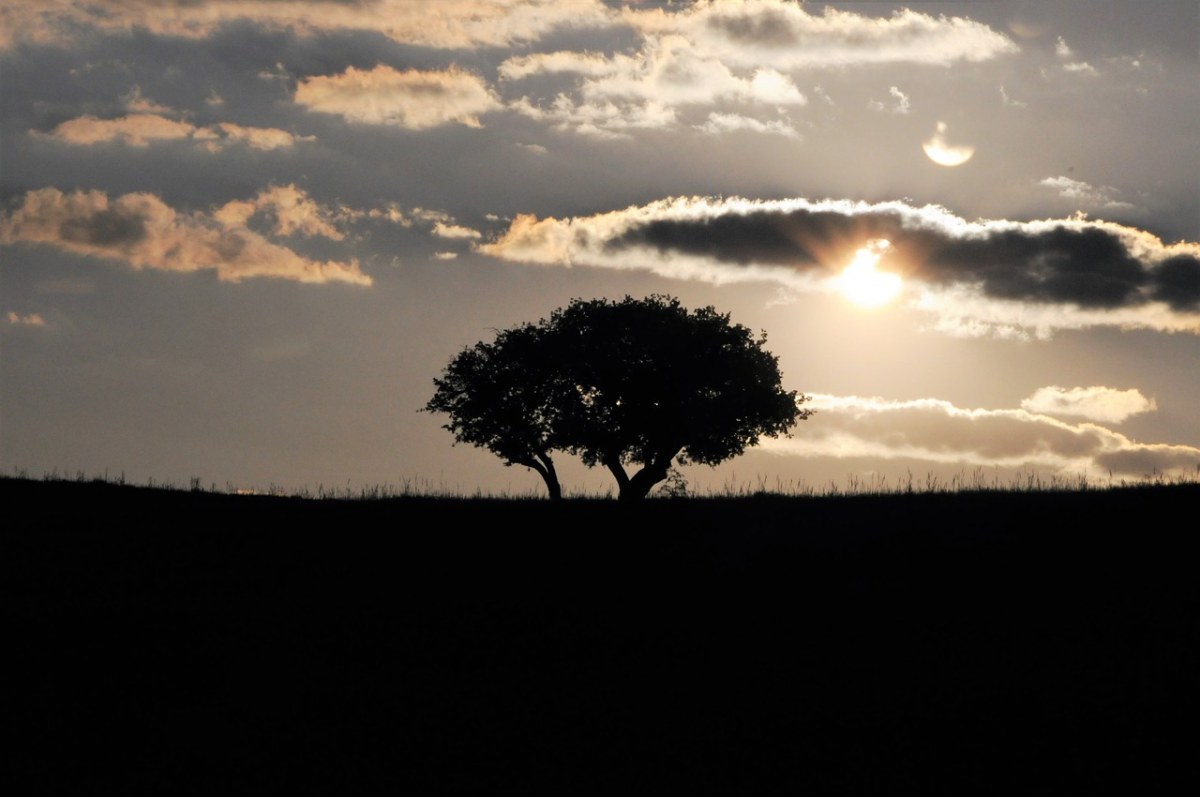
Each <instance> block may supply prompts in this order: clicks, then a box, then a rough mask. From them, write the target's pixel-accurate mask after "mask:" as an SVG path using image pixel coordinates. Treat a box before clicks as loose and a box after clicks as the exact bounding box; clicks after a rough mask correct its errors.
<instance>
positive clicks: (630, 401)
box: [425, 295, 811, 500]
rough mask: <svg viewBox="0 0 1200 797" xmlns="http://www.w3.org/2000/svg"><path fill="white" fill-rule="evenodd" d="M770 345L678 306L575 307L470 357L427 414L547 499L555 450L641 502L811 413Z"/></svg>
mask: <svg viewBox="0 0 1200 797" xmlns="http://www.w3.org/2000/svg"><path fill="white" fill-rule="evenodd" d="M766 340H767V338H766V334H765V333H763V334H761V335H759V336H758V337H755V335H754V334H753V333H752V332H751V331H750V330H749V329H747V328H746V327H744V326H741V325H740V324H732V323H730V320H729V315H728V314H721V313H718V312H717V311H716V310H715V309H713V308H712V307H705V308H703V309H700V310H695V311H688V310H687V308H685V307H683V306H682V305H681V304H680V303H679V300H678V299H674V298H672V297H667V296H657V295H656V296H650V297H647V298H645V299H633V298H631V297H628V296H627V297H625V299H623V300H622V301H608V300H604V299H594V300H590V301H584V300H582V299H575V300H573V301H572V302H571V303H570V304H569V305H568V306H567V307H565V308H562V309H559V310H556V311H555V312H554V313H552V314H551V316H550V318H549V319H543V320H542V321H539V322H538V323H537V324H536V325H531V324H526V325H524V326H521V327H516V328H514V329H512V330H507V331H505V332H501V333H499V334H498V335H497V336H496V340H495V342H493V343H491V344H486V343H479V344H476V346H475V347H474V348H469V349H466V350H464V351H463V352H462V353H460V354H459V355H458V356H457V357H455V358H454V359H453V360H451V362H450V364H449V365H448V366H447V367H446V371H445V373H444V374H443V377H442V378H441V379H435V380H434V384H435V385H436V386H437V392H436V393H435V394H434V397H433V398H432V399H431V400H430V401H429V403H428V404H427V405H426V406H425V409H426V410H429V411H434V412H446V413H448V414H449V415H450V423H448V424H446V426H445V428H447V429H449V430H450V431H451V432H453V433H454V434H455V437H456V439H457V440H459V441H460V442H469V443H472V444H474V445H478V446H482V447H485V448H488V449H489V450H490V451H492V452H493V453H495V454H497V455H498V456H500V457H501V458H502V459H503V460H504V461H505V464H514V463H515V464H521V465H528V466H529V467H531V468H533V469H534V470H536V471H537V472H538V473H539V474H541V475H542V478H543V479H545V480H546V484H547V487H548V488H549V490H550V495H551V497H552V498H558V497H559V496H560V494H561V491H560V490H559V486H558V482H557V478H556V477H555V473H554V467H553V462H552V461H551V459H550V452H551V451H554V450H560V451H567V452H570V453H573V454H576V455H578V456H579V457H580V458H581V459H582V460H583V461H584V463H585V464H587V465H588V466H595V465H603V466H604V467H606V468H607V469H608V470H609V472H611V473H612V475H613V477H614V478H615V479H616V481H617V487H618V490H619V497H620V498H621V499H623V500H630V499H640V498H644V497H645V496H646V495H647V494H648V493H649V492H650V490H651V488H653V487H654V485H655V484H657V483H659V482H660V481H662V480H664V479H665V478H666V477H667V474H668V471H669V470H670V468H671V466H672V464H673V463H674V462H675V460H676V458H677V457H678V461H679V462H680V463H681V464H686V463H689V462H699V463H703V464H707V465H716V464H718V463H719V462H722V461H724V460H726V459H728V458H730V457H733V456H736V455H738V454H741V453H743V452H744V451H745V450H746V449H747V448H748V447H750V446H753V445H755V444H756V443H757V442H758V439H759V437H760V436H762V435H766V436H769V437H777V436H778V435H780V434H785V433H786V432H787V430H788V429H789V428H790V427H791V426H792V425H793V424H795V423H796V421H798V420H803V419H804V418H807V417H808V416H809V415H810V414H811V411H810V410H805V409H801V407H800V405H801V404H802V403H803V402H804V401H806V400H807V399H808V397H807V396H803V395H800V394H798V393H797V392H796V391H790V392H789V391H785V390H783V388H782V387H781V384H780V383H781V380H782V377H781V374H780V372H779V364H778V358H777V357H775V356H774V355H772V354H771V353H770V352H768V351H767V350H766V349H765V348H764V346H765V344H766ZM628 469H632V472H630V470H628Z"/></svg>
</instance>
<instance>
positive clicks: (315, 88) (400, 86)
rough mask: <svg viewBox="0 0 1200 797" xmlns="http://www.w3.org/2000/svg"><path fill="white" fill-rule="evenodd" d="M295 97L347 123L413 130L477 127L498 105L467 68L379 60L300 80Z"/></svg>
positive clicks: (298, 100)
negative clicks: (396, 65) (402, 66)
mask: <svg viewBox="0 0 1200 797" xmlns="http://www.w3.org/2000/svg"><path fill="white" fill-rule="evenodd" d="M295 101H296V103H298V104H299V105H303V106H304V107H305V108H307V109H308V110H310V111H317V112H320V113H329V114H337V115H339V116H342V117H343V118H345V119H346V120H347V121H349V122H359V123H362V124H374V125H394V126H397V127H406V128H410V129H413V130H421V129H425V128H430V127H438V126H441V125H447V124H462V125H467V126H468V127H479V126H480V123H479V116H480V114H484V113H487V112H488V111H494V110H498V109H499V108H500V107H501V105H500V101H499V100H498V99H497V98H496V96H495V94H493V92H492V91H491V89H489V88H488V86H487V85H486V84H485V83H484V82H483V80H482V78H480V77H479V76H478V75H475V74H472V73H470V72H466V71H464V70H461V69H457V68H451V69H449V70H447V71H444V72H437V71H434V72H423V71H420V70H417V69H409V70H405V71H399V70H396V69H393V68H392V67H390V66H386V65H383V64H380V65H378V66H376V67H375V68H374V69H370V70H362V69H355V68H354V67H349V68H348V69H346V71H345V72H342V73H341V74H337V75H317V76H315V77H310V78H307V79H305V80H302V81H300V83H299V84H298V85H297V86H296V95H295Z"/></svg>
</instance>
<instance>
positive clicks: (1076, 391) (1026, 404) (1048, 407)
mask: <svg viewBox="0 0 1200 797" xmlns="http://www.w3.org/2000/svg"><path fill="white" fill-rule="evenodd" d="M1021 408H1022V409H1025V410H1029V411H1030V412H1036V413H1041V414H1043V415H1054V416H1062V415H1066V416H1068V417H1077V418H1087V419H1088V420H1090V421H1098V422H1100V423H1121V422H1122V421H1124V420H1125V419H1126V418H1129V417H1132V416H1134V415H1140V414H1142V413H1145V412H1153V411H1154V410H1155V409H1157V405H1156V404H1155V403H1154V399H1152V398H1146V397H1145V396H1143V395H1142V393H1141V391H1139V390H1136V389H1129V390H1118V389H1116V388H1111V387H1103V386H1101V385H1092V386H1091V387H1071V388H1064V387H1059V386H1057V385H1050V386H1049V387H1041V388H1038V389H1037V390H1036V391H1034V393H1033V395H1032V396H1030V397H1029V398H1027V399H1025V400H1024V401H1022V402H1021Z"/></svg>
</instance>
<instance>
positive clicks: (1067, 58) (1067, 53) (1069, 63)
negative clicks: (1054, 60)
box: [1054, 36, 1100, 77]
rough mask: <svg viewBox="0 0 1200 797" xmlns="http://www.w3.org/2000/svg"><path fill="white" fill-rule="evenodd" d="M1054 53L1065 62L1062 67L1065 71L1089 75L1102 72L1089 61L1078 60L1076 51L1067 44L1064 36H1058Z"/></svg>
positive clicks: (1093, 75) (1092, 75)
mask: <svg viewBox="0 0 1200 797" xmlns="http://www.w3.org/2000/svg"><path fill="white" fill-rule="evenodd" d="M1054 54H1055V55H1056V56H1058V60H1060V61H1062V62H1063V65H1062V68H1063V71H1064V72H1067V73H1070V74H1075V75H1085V76H1087V77H1095V76H1096V75H1099V74H1100V73H1099V72H1098V71H1097V70H1096V68H1095V67H1094V66H1092V65H1091V64H1089V63H1088V62H1087V61H1077V60H1075V58H1076V52H1075V51H1074V50H1072V49H1071V47H1070V45H1068V44H1067V41H1066V39H1064V38H1063V37H1062V36H1059V37H1058V41H1057V42H1055V44H1054Z"/></svg>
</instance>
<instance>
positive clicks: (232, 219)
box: [0, 188, 371, 285]
mask: <svg viewBox="0 0 1200 797" xmlns="http://www.w3.org/2000/svg"><path fill="white" fill-rule="evenodd" d="M222 210H223V209H218V210H217V211H216V212H215V213H213V214H205V213H201V212H178V211H176V210H175V209H173V208H171V207H170V206H168V205H167V204H166V203H165V202H163V201H162V199H160V198H159V197H157V196H155V195H154V194H150V193H142V192H139V193H131V194H123V195H121V196H118V197H114V198H111V199H110V198H109V196H108V195H107V194H106V193H104V192H103V191H72V192H70V193H64V192H63V191H60V190H59V189H57V188H41V189H38V190H35V191H29V192H28V193H26V194H25V196H24V197H23V198H22V200H21V203H20V205H19V206H17V208H16V209H15V210H13V211H12V212H11V213H8V214H6V215H5V216H4V217H3V220H2V221H0V243H3V244H8V245H12V244H38V245H44V246H51V247H54V248H57V249H61V250H64V251H67V252H73V253H75V254H79V255H88V256H91V257H97V258H101V259H104V260H113V261H118V262H122V263H125V264H127V265H129V266H130V267H132V268H134V269H154V270H157V271H174V272H184V273H190V272H196V271H212V272H215V273H216V275H217V277H218V278H219V279H221V280H222V281H226V282H240V281H242V280H244V279H250V278H254V277H273V278H276V279H285V280H293V281H296V282H305V283H316V284H319V283H330V282H343V283H348V284H352V285H370V284H371V278H370V277H369V276H367V275H366V274H363V273H362V271H361V270H360V269H359V265H358V262H357V261H356V260H349V261H345V262H340V261H334V260H328V261H324V262H321V261H316V260H312V259H310V258H307V257H304V256H303V255H300V254H298V253H297V252H295V251H293V250H292V249H289V248H288V247H286V246H283V245H281V244H278V243H276V242H273V241H271V240H269V239H268V238H267V237H265V236H264V235H262V234H261V233H258V232H256V231H254V230H251V229H249V228H248V227H247V226H246V220H247V218H248V217H246V216H240V215H239V214H238V213H237V212H224V213H223V212H222ZM288 212H289V211H286V210H285V211H284V215H285V216H286V215H287V214H288ZM298 223H299V222H297V221H295V220H293V221H291V222H289V224H293V225H294V224H298ZM280 226H281V227H282V226H284V225H283V223H282V222H280Z"/></svg>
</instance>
